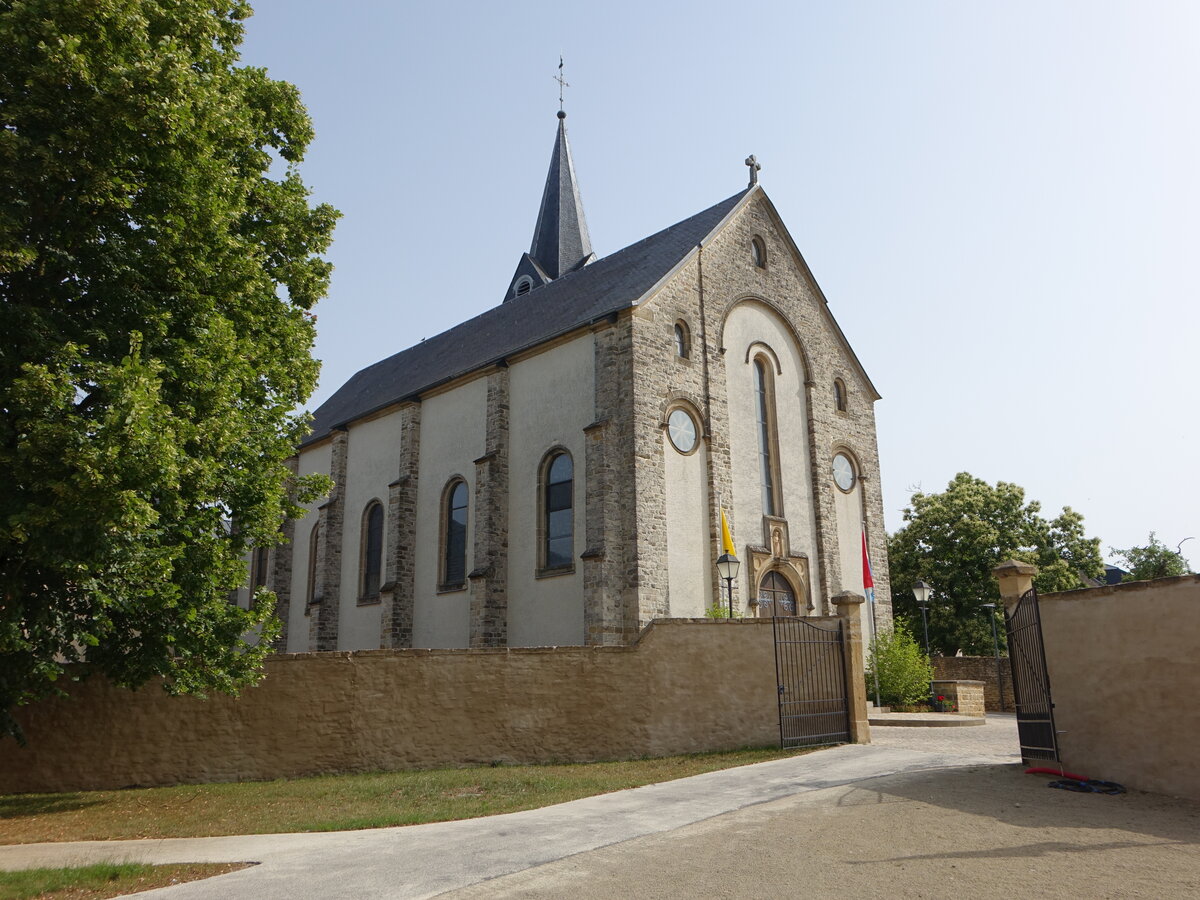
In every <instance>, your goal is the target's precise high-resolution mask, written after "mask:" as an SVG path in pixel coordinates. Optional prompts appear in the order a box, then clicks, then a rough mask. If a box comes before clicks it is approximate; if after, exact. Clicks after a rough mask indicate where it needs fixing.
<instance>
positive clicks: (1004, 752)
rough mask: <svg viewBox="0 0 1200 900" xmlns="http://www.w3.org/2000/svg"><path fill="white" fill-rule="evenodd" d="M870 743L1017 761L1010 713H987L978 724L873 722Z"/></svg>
mask: <svg viewBox="0 0 1200 900" xmlns="http://www.w3.org/2000/svg"><path fill="white" fill-rule="evenodd" d="M893 715H895V714H893ZM901 715H902V714H901ZM873 718H874V717H873ZM883 718H887V717H886V716H884V717H883ZM871 743H873V744H879V745H880V746H882V747H899V748H900V749H902V750H928V751H934V750H936V751H938V752H943V753H960V754H962V755H963V756H980V755H982V756H994V757H996V759H997V761H1000V760H1003V761H1005V762H1020V761H1021V744H1020V741H1019V740H1017V717H1016V716H1014V715H1013V714H1012V713H1002V714H992V715H989V716H988V717H987V724H986V725H983V726H982V727H979V726H975V727H970V728H906V727H900V726H880V725H875V726H872V727H871Z"/></svg>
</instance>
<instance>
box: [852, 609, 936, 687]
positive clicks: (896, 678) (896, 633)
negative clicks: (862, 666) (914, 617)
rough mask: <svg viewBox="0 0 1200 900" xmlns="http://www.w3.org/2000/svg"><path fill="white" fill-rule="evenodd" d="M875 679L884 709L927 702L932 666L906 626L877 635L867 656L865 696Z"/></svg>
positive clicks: (899, 623) (901, 623)
mask: <svg viewBox="0 0 1200 900" xmlns="http://www.w3.org/2000/svg"><path fill="white" fill-rule="evenodd" d="M876 674H878V675H879V700H880V703H882V704H883V705H884V706H911V705H912V704H914V703H921V702H923V701H925V700H928V699H929V683H930V682H931V681H932V680H933V666H931V665H930V664H929V657H927V656H926V655H925V653H924V651H923V650H922V649H921V648H920V646H918V644H917V641H916V638H914V637H913V636H912V632H911V631H909V629H908V626H907V625H905V624H904V623H903V622H898V623H897V624H896V626H895V627H894V628H893V629H891V630H889V631H880V632H879V636H878V637H877V638H876V639H875V641H874V643H873V644H872V645H871V646H870V647H869V648H868V652H867V693H868V694H871V691H872V690H873V689H874V683H875V676H876Z"/></svg>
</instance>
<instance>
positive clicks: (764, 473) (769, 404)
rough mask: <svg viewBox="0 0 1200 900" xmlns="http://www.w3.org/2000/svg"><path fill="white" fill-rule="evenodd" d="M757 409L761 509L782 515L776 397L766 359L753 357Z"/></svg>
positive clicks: (764, 511) (773, 514)
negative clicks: (776, 443) (776, 429)
mask: <svg viewBox="0 0 1200 900" xmlns="http://www.w3.org/2000/svg"><path fill="white" fill-rule="evenodd" d="M754 411H755V418H756V422H757V426H758V427H757V431H758V460H759V463H758V468H759V479H760V483H761V485H762V511H763V515H766V516H777V515H780V514H781V512H780V510H781V507H782V504H781V503H780V502H779V463H778V460H779V454H778V452H777V450H776V446H775V434H776V431H775V397H774V384H773V382H772V380H771V370H770V368H769V363H768V362H767V360H766V359H764V358H763V357H761V356H759V357H756V358H755V360H754Z"/></svg>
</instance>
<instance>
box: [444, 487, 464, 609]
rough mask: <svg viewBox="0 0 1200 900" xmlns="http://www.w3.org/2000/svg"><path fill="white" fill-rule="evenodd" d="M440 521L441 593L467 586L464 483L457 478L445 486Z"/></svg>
mask: <svg viewBox="0 0 1200 900" xmlns="http://www.w3.org/2000/svg"><path fill="white" fill-rule="evenodd" d="M443 508H444V512H443V519H442V521H443V522H444V523H445V527H444V528H443V529H442V583H441V585H440V588H441V589H442V590H456V589H458V588H461V587H462V586H463V585H464V584H466V582H467V483H466V482H465V481H463V480H462V479H461V478H458V479H455V480H454V481H452V482H450V484H448V485H447V486H446V493H445V501H444V504H443Z"/></svg>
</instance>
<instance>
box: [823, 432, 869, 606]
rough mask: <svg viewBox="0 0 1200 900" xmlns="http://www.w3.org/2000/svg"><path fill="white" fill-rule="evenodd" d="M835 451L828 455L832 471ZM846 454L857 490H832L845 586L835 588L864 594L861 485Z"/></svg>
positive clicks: (856, 466)
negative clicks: (853, 473)
mask: <svg viewBox="0 0 1200 900" xmlns="http://www.w3.org/2000/svg"><path fill="white" fill-rule="evenodd" d="M836 452H837V451H835V452H834V453H831V454H830V456H829V458H830V460H831V462H830V467H831V470H832V465H833V463H832V460H833V457H834V456H835V455H836ZM843 452H845V451H843ZM846 455H847V456H849V457H850V459H851V460H853V461H854V472H855V479H854V487H853V488H851V489H850V492H849V493H847V492H845V491H843V490H841V489H840V488H836V487H835V488H834V490H833V494H834V499H833V508H834V510H835V511H836V513H837V536H838V553H839V555H840V558H841V562H842V583H841V584H840V585H836V586H835V591H834V593H839V592H841V591H855V592H856V593H859V594H861V593H862V592H863V577H862V527H863V524H862V484H861V482H860V481H859V480H858V477H857V476H858V461H857V460H855V459H854V457H853V456H852V455H851V454H849V453H847V454H846ZM867 612H869V611H867ZM867 612H864V614H867Z"/></svg>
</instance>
